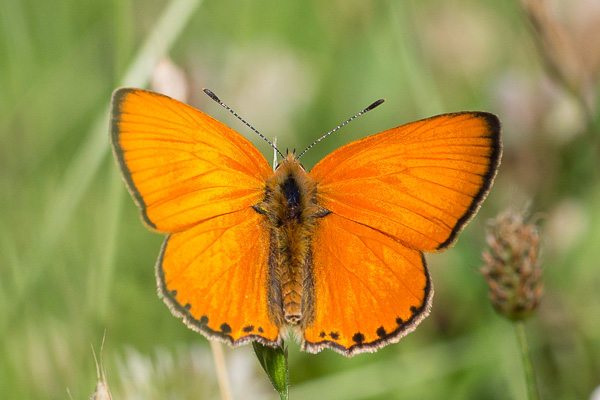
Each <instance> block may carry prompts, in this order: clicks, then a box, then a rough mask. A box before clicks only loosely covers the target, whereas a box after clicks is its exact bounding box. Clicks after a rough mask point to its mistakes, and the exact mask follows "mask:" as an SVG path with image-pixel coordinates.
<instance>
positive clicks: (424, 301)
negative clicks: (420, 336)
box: [302, 214, 433, 357]
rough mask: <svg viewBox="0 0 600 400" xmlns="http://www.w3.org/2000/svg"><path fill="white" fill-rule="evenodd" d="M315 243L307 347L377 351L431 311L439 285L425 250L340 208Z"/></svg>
mask: <svg viewBox="0 0 600 400" xmlns="http://www.w3.org/2000/svg"><path fill="white" fill-rule="evenodd" d="M312 243H313V246H314V247H313V253H314V255H313V268H312V274H313V282H315V284H314V296H313V298H314V299H315V300H314V301H315V304H314V309H315V312H314V319H313V320H312V321H311V322H310V323H309V324H308V326H307V327H306V329H305V331H304V338H303V341H302V349H303V350H305V351H308V352H311V353H317V352H319V351H321V350H322V349H324V348H331V349H333V350H335V351H337V352H339V353H341V354H343V355H345V356H348V357H351V356H353V355H355V354H358V353H363V352H373V351H376V350H377V349H378V348H380V347H383V346H385V345H386V344H388V343H395V342H397V341H398V340H400V338H402V337H403V336H405V335H406V334H408V333H409V332H411V331H412V330H413V329H414V328H415V327H416V326H417V325H418V324H419V322H421V320H423V319H424V318H425V317H426V316H427V315H428V314H429V308H430V305H431V299H432V296H433V288H432V285H431V281H430V279H429V274H428V272H427V267H426V265H425V259H424V257H423V254H422V253H421V252H420V251H418V250H415V249H411V248H408V247H406V246H404V245H402V244H401V243H399V242H398V241H396V240H394V239H393V238H391V237H389V236H387V235H385V234H383V233H381V232H379V231H377V230H375V229H372V228H370V227H367V226H364V225H362V224H359V223H356V222H354V221H352V220H349V219H347V218H344V217H340V216H338V215H336V214H329V215H326V216H325V217H323V218H321V219H320V220H319V226H318V228H317V229H315V234H314V236H313V240H312Z"/></svg>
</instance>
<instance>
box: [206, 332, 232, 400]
mask: <svg viewBox="0 0 600 400" xmlns="http://www.w3.org/2000/svg"><path fill="white" fill-rule="evenodd" d="M209 342H210V349H211V350H212V355H213V361H214V362H215V369H216V370H217V378H218V381H219V389H220V390H221V398H222V399H223V400H231V391H230V390H229V378H227V368H225V355H224V354H223V345H222V344H221V343H220V342H217V341H215V340H209Z"/></svg>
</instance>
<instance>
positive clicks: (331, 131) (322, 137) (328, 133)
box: [297, 99, 385, 158]
mask: <svg viewBox="0 0 600 400" xmlns="http://www.w3.org/2000/svg"><path fill="white" fill-rule="evenodd" d="M384 101H385V99H379V100H377V101H375V102H373V103H372V104H371V105H370V106H369V107H367V108H365V109H364V110H362V111H361V112H359V113H357V114H355V115H354V116H353V117H352V118H349V119H348V120H347V121H346V122H344V123H343V124H341V125H338V126H337V127H336V128H334V129H332V130H330V131H329V132H327V133H326V134H324V135H323V136H321V137H320V138H318V139H317V140H315V141H314V142H313V143H312V144H311V145H310V146H308V147H307V148H305V149H304V151H302V153H300V155H299V156H298V157H297V158H300V157H302V155H303V154H304V153H306V152H307V151H308V150H310V148H311V147H313V146H314V145H315V144H317V143H319V142H320V141H321V140H323V139H325V138H326V137H327V136H329V135H331V134H332V133H333V132H335V131H337V130H338V129H340V128H341V127H342V126H344V125H346V124H347V123H348V122H350V121H352V120H353V119H354V118H357V117H360V116H361V115H363V114H364V113H366V112H367V111H371V110H372V109H374V108H375V107H377V106H380V105H381V104H383V102H384Z"/></svg>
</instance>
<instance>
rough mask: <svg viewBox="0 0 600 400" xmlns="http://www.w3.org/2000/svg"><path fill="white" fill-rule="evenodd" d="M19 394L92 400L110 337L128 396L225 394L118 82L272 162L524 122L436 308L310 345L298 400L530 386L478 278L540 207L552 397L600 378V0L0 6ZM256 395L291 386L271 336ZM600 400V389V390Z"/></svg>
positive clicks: (3, 310) (244, 389) (293, 359)
mask: <svg viewBox="0 0 600 400" xmlns="http://www.w3.org/2000/svg"><path fill="white" fill-rule="evenodd" d="M0 35H1V36H0V204H1V207H0V398H2V399H29V398H31V399H38V398H39V399H65V398H67V399H68V398H69V396H71V397H72V398H73V399H84V398H89V396H90V395H91V394H92V393H93V391H94V387H95V384H96V365H95V363H94V358H93V355H92V350H91V347H90V344H91V345H93V346H94V348H95V349H96V352H97V353H99V350H100V345H101V342H102V337H103V335H104V334H105V332H106V343H105V346H104V351H103V354H102V359H103V362H104V367H105V370H106V373H107V379H108V384H109V386H110V389H111V391H112V394H113V397H114V398H115V399H167V398H168V399H188V398H190V399H191V398H202V399H204V398H207V399H212V398H219V392H218V387H217V383H216V377H215V371H214V367H213V361H212V356H211V353H210V346H209V345H208V342H207V341H206V340H205V339H204V338H203V337H202V336H200V335H198V334H196V333H194V332H192V331H190V330H188V329H187V328H186V327H185V326H184V324H183V323H182V322H181V321H180V320H179V319H176V318H174V317H172V316H171V314H170V312H169V311H168V309H167V307H165V305H164V304H163V302H162V301H161V300H160V299H159V298H158V297H157V295H156V283H155V278H154V269H153V268H154V263H155V259H156V257H157V254H158V251H159V248H160V244H161V242H162V239H163V238H162V237H161V236H160V235H156V234H152V233H150V232H148V231H146V230H145V229H144V227H143V226H142V224H141V223H140V220H139V218H138V212H137V210H136V208H135V206H134V204H133V202H132V201H131V199H130V197H129V195H128V194H127V192H126V190H125V186H124V185H123V183H122V181H121V178H120V176H119V173H118V171H117V169H116V167H115V163H114V161H113V159H112V154H109V146H108V129H107V126H108V122H107V114H106V112H107V110H108V105H109V101H110V95H111V92H112V91H113V90H114V89H115V88H116V87H119V86H138V87H150V88H154V89H155V90H157V91H161V92H163V93H167V94H171V95H173V96H179V97H180V98H185V99H187V100H186V101H187V102H189V103H190V104H192V105H194V106H195V107H197V108H199V109H201V110H203V111H205V112H207V113H208V114H210V115H213V116H214V117H216V118H217V119H219V120H221V121H223V122H225V123H226V124H227V125H229V126H231V127H233V128H234V129H236V130H238V131H240V132H242V133H243V134H244V135H245V136H246V137H249V138H250V139H251V140H252V141H253V143H255V144H256V145H257V146H258V147H259V149H261V151H263V154H265V156H267V159H269V160H270V159H272V156H273V155H272V151H270V150H269V148H268V146H267V145H266V144H265V143H263V142H261V140H260V139H258V138H257V137H256V135H254V134H253V133H252V132H250V131H249V130H248V129H246V128H245V127H244V126H243V125H242V124H240V123H239V122H238V121H237V120H235V119H234V118H233V117H232V116H231V115H229V114H228V113H227V111H225V110H223V109H222V108H220V107H219V106H218V105H217V104H215V103H213V102H212V101H211V100H210V99H209V98H208V97H207V96H205V95H204V94H203V93H202V92H201V88H203V87H208V88H210V89H212V90H213V91H214V92H215V93H217V95H218V96H219V97H221V99H223V100H224V101H225V102H226V103H227V104H229V105H230V106H231V107H233V108H234V109H235V110H236V111H237V112H238V113H239V114H240V115H242V116H243V117H244V118H245V119H247V120H248V121H249V122H250V123H252V124H253V125H254V126H255V127H256V128H257V129H258V130H260V131H261V132H262V133H263V134H265V136H267V137H269V138H272V137H274V136H277V143H278V146H279V147H280V148H281V149H283V150H285V149H286V148H290V149H292V148H296V149H303V148H305V147H306V146H307V145H309V144H310V143H311V142H312V141H313V140H315V139H316V138H318V137H319V136H321V135H322V134H324V133H325V132H327V131H328V130H330V129H331V128H333V127H335V126H337V125H338V124H339V123H341V122H343V121H344V120H345V119H346V118H348V117H350V116H351V115H353V114H354V113H355V112H357V111H359V110H361V109H362V108H364V107H365V106H367V105H368V104H370V103H371V102H372V101H374V100H376V99H378V98H381V97H383V98H386V99H387V102H386V103H385V104H384V105H383V106H381V107H379V108H378V109H377V110H375V111H373V112H371V113H369V114H367V115H366V116H363V117H361V118H359V119H358V120H356V121H354V122H352V124H350V125H349V126H347V127H345V128H343V130H341V131H340V132H337V133H336V134H335V135H333V136H331V137H329V138H328V139H327V140H325V141H323V142H321V143H319V145H317V146H315V147H314V148H313V149H312V150H311V151H310V152H309V153H308V154H307V155H306V156H305V157H303V163H304V164H305V165H306V166H307V167H311V166H312V165H314V164H315V163H316V161H318V160H319V159H321V158H322V157H324V156H325V155H326V154H328V153H329V152H330V151H331V150H333V149H335V148H337V147H339V146H340V145H342V144H344V143H347V142H349V141H351V140H354V139H357V138H360V137H363V136H365V135H368V134H373V133H376V132H379V131H381V130H384V129H387V128H390V127H393V126H397V125H400V124H402V123H405V122H409V121H412V120H416V119H420V118H424V117H428V116H431V115H434V114H439V113H444V112H451V111H459V110H486V111H490V112H493V113H496V114H497V115H498V116H499V117H500V118H501V120H502V121H503V142H504V157H503V159H502V165H501V167H500V171H499V175H498V177H497V179H496V183H495V185H494V187H493V189H492V191H491V193H490V195H489V197H488V199H487V201H486V202H485V203H484V204H483V207H482V209H481V210H480V212H479V214H478V216H477V218H475V219H474V220H473V221H472V222H471V224H470V225H469V226H468V227H467V229H466V230H465V231H464V232H463V234H462V235H461V237H460V239H459V240H458V242H457V244H456V246H455V247H454V248H452V249H451V250H449V251H448V252H446V253H443V254H436V255H429V256H428V263H429V266H430V270H431V275H432V277H433V282H434V286H435V289H436V294H435V297H434V301H433V310H432V314H431V316H430V317H429V318H428V319H426V320H425V321H424V322H423V323H422V324H421V325H420V326H419V328H418V329H417V330H416V331H415V332H414V333H412V334H410V335H409V336H407V337H406V338H404V339H402V340H401V341H400V342H399V343H398V344H395V345H390V346H387V347H385V348H384V349H382V350H380V351H379V352H378V353H376V354H363V355H359V356H356V357H354V358H352V359H346V358H345V357H343V356H340V355H338V354H337V353H334V352H331V351H323V352H322V353H320V354H318V355H310V354H306V353H301V352H299V350H298V344H297V343H293V342H290V343H288V345H289V351H290V375H291V381H292V387H291V396H292V398H293V399H294V398H296V399H305V398H323V399H423V398H426V399H507V398H516V399H523V398H525V396H526V394H525V393H526V392H525V383H524V378H523V373H522V366H521V360H520V356H519V352H518V350H517V346H516V340H515V335H514V331H513V328H512V326H511V324H510V323H509V322H507V321H506V320H504V319H502V318H501V317H499V316H498V315H497V314H495V312H494V311H493V309H492V307H491V306H490V303H489V301H488V297H487V296H488V294H487V286H486V283H485V281H484V279H483V277H482V276H481V275H480V274H479V272H478V268H479V266H480V265H481V264H482V262H481V256H480V254H481V250H482V248H483V247H484V245H485V234H484V232H485V226H486V220H487V219H489V218H492V217H494V216H495V215H497V214H498V213H499V212H501V211H502V210H504V209H506V208H508V207H513V208H515V209H517V210H522V209H526V208H528V209H529V210H530V214H532V215H533V216H534V217H535V218H536V220H537V221H538V223H539V224H540V226H541V230H542V234H543V236H542V241H543V266H544V277H543V279H544V283H545V296H544V297H543V300H542V303H541V305H540V308H539V309H538V311H537V312H536V313H535V314H534V315H533V316H532V317H531V318H530V319H529V320H527V322H526V324H525V327H526V330H527V335H528V337H529V339H530V343H531V346H532V355H533V364H534V368H535V373H536V377H537V383H538V387H539V390H540V394H541V397H542V398H544V399H588V398H591V397H590V396H592V392H593V391H594V389H595V388H597V387H598V386H599V385H600V290H599V289H598V288H599V287H600V270H599V268H598V267H599V265H598V263H599V260H600V179H599V178H600V175H599V173H598V172H599V166H600V162H599V158H598V154H599V153H600V151H599V135H600V132H599V131H598V126H599V125H600V123H599V119H600V117H599V115H600V113H599V108H598V102H597V100H598V99H597V92H598V79H597V78H598V71H599V65H600V3H599V2H598V1H596V0H575V1H568V0H563V1H559V0H555V1H549V0H548V1H543V0H527V1H525V0H522V1H521V2H519V1H518V0H511V1H496V0H483V1H482V0H450V1H446V0H444V1H443V0H419V1H416V0H415V1H392V0H388V1H372V2H366V1H359V0H334V1H316V0H312V1H304V2H291V1H290V2H268V1H264V0H259V1H254V2H247V1H241V2H240V1H232V0H220V1H214V0H204V1H201V0H175V1H172V2H169V1H164V0H127V1H125V0H113V1H105V0H102V1H101V0H90V1H85V2H82V1H75V0H60V1H48V2H44V1H35V0H24V1H19V0H7V1H2V2H0ZM225 354H226V359H227V367H228V372H229V378H230V380H231V390H232V392H233V397H234V398H235V399H263V398H264V399H275V398H277V396H276V394H275V392H273V390H272V389H271V388H270V385H269V383H268V380H267V378H266V377H265V376H264V373H263V372H262V371H261V370H260V367H259V364H258V362H257V360H256V358H255V357H254V355H253V353H252V350H251V346H244V347H242V348H238V349H235V350H230V349H229V348H226V349H225ZM598 396H599V397H600V395H598ZM599 397H595V399H598V398H599Z"/></svg>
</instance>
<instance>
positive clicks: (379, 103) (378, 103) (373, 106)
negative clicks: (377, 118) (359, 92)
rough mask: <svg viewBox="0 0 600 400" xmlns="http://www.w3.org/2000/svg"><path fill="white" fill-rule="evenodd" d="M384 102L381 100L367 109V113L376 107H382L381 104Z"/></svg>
mask: <svg viewBox="0 0 600 400" xmlns="http://www.w3.org/2000/svg"><path fill="white" fill-rule="evenodd" d="M384 101H385V99H379V100H377V101H375V102H373V104H371V105H370V106H369V107H367V108H365V111H371V110H372V109H374V108H375V107H377V106H380V105H381V104H383V102H384Z"/></svg>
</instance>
